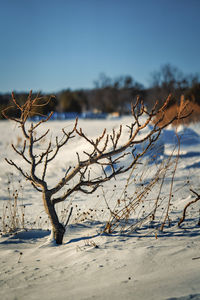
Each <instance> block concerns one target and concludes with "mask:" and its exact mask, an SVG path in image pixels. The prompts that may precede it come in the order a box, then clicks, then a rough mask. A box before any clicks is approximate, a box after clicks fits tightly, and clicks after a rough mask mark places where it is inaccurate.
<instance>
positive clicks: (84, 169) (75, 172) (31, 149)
mask: <svg viewBox="0 0 200 300" xmlns="http://www.w3.org/2000/svg"><path fill="white" fill-rule="evenodd" d="M12 100H13V103H14V106H15V107H16V109H17V110H18V111H19V113H20V117H19V118H14V117H8V111H9V109H6V110H4V115H5V117H7V118H9V119H11V120H13V121H14V122H16V123H17V124H18V125H19V127H20V128H21V132H22V135H23V138H24V142H23V147H22V148H21V149H20V148H18V147H17V146H15V145H12V148H13V150H14V151H15V152H16V154H17V155H19V156H20V157H21V158H22V160H23V161H24V162H26V163H27V165H28V171H26V170H25V169H23V168H22V167H21V166H20V165H19V164H18V163H15V162H14V161H13V160H10V159H8V158H6V161H7V162H8V164H10V165H11V166H13V167H15V168H16V169H17V170H18V171H19V172H20V173H21V174H22V175H23V176H24V177H25V178H26V180H28V181H29V182H30V183H31V184H32V185H33V187H34V188H35V189H36V191H38V192H39V193H41V194H42V200H43V204H44V208H45V211H46V213H47V215H48V216H49V219H50V221H51V225H52V232H53V237H54V239H55V241H56V243H57V244H61V243H62V241H63V236H64V233H65V228H66V224H67V222H68V221H67V222H66V224H61V222H60V221H59V218H58V215H57V212H56V209H55V205H57V204H58V203H60V202H63V201H65V200H66V199H67V198H69V197H70V196H71V195H72V194H73V193H74V192H77V191H79V192H81V193H85V194H92V193H93V192H94V191H96V190H97V189H98V188H99V187H100V186H101V185H102V184H103V183H105V182H107V181H109V180H111V179H112V178H114V177H116V176H117V175H120V174H122V173H125V172H127V171H128V170H130V169H131V168H133V166H135V164H137V162H138V160H139V159H140V158H141V157H142V156H143V155H144V154H145V152H146V151H147V150H148V149H149V147H151V146H152V145H153V144H154V142H155V141H156V140H157V139H158V138H159V135H160V133H161V130H162V129H163V128H164V127H165V126H167V125H168V124H170V123H171V122H173V121H174V120H175V119H176V118H177V117H178V116H175V117H174V118H173V119H172V120H170V121H169V122H168V123H167V124H165V125H164V126H160V127H159V126H157V125H158V124H159V122H160V121H161V120H162V118H163V115H164V110H165V107H166V106H167V103H168V102H169V101H170V97H169V98H168V99H167V101H166V102H165V104H164V105H163V106H162V108H161V109H159V111H156V105H155V106H154V108H153V109H152V111H151V112H150V113H149V112H147V110H146V109H145V107H144V105H143V102H142V101H140V100H139V98H138V99H137V102H136V103H135V105H133V106H132V115H133V123H132V124H130V126H128V127H127V128H128V131H129V134H127V140H126V142H125V143H121V137H122V126H120V127H119V130H118V131H116V130H114V129H113V131H112V133H111V134H108V133H107V131H106V129H104V131H103V132H102V134H101V135H100V136H99V137H97V138H96V140H93V139H91V138H89V137H88V136H87V135H86V134H85V133H84V131H83V130H82V129H81V128H78V120H76V121H75V123H74V127H73V128H72V130H71V131H68V132H66V131H65V129H62V138H61V139H59V138H58V137H56V139H55V142H54V143H53V142H52V141H51V140H50V138H49V142H48V145H47V147H46V149H45V150H41V152H40V153H39V154H38V147H37V146H38V144H39V143H40V142H41V140H42V139H44V138H45V139H48V135H49V129H48V130H47V131H45V132H44V133H43V134H40V135H38V134H37V132H36V129H38V127H39V126H40V125H42V124H43V123H46V122H48V121H49V119H50V118H51V116H52V113H51V114H50V115H49V116H47V117H46V118H44V119H42V120H40V121H39V122H37V123H31V122H28V118H29V116H30V115H31V112H32V110H34V108H35V106H36V105H39V104H38V98H37V97H36V98H34V99H32V93H31V92H30V94H29V96H28V98H27V101H26V102H25V104H23V105H19V104H18V103H17V101H16V99H15V97H14V94H12ZM157 113H160V114H161V117H160V118H159V119H158V121H157V122H156V123H155V124H154V125H153V127H152V129H151V130H149V131H148V132H147V133H146V134H145V136H144V135H142V137H141V135H140V133H141V131H142V130H143V129H145V128H147V127H148V125H149V124H150V123H151V121H152V119H153V118H154V117H155V116H156V115H157ZM144 117H145V118H144ZM179 117H180V116H179ZM145 132H146V131H145ZM75 136H78V137H80V138H81V139H82V140H83V141H84V142H86V143H87V144H89V145H90V148H91V150H90V151H89V152H86V151H85V152H84V153H82V154H84V155H85V159H84V160H83V159H81V158H80V154H78V153H77V164H76V166H75V167H74V168H72V166H68V168H67V169H66V170H65V172H64V174H63V176H62V178H61V180H59V181H58V182H57V183H55V185H54V186H53V187H50V186H49V184H48V182H47V169H48V166H49V165H50V164H51V162H52V161H53V160H54V159H55V158H56V156H57V155H58V153H59V150H60V149H61V148H62V147H63V146H64V145H66V144H68V143H69V142H70V140H71V139H73V138H75ZM144 142H145V144H144V145H145V146H144V148H143V150H142V151H141V152H140V153H135V150H134V146H135V145H137V144H141V143H144ZM130 147H132V148H131V150H130ZM128 153H129V154H131V155H132V160H131V162H130V164H129V165H128V166H126V167H124V166H120V165H119V164H118V163H119V161H120V160H121V159H122V158H124V157H125V156H126V155H127V154H128ZM93 165H97V166H99V167H100V168H101V172H100V174H99V176H97V177H95V176H94V175H92V173H91V167H92V166H93ZM108 166H110V170H111V171H110V172H107V169H106V168H107V167H108ZM41 167H42V169H41ZM66 186H68V187H69V186H70V188H68V189H67V190H66V189H64V187H66ZM62 191H63V192H62ZM57 194H59V196H56V195H57ZM68 220H69V218H68Z"/></svg>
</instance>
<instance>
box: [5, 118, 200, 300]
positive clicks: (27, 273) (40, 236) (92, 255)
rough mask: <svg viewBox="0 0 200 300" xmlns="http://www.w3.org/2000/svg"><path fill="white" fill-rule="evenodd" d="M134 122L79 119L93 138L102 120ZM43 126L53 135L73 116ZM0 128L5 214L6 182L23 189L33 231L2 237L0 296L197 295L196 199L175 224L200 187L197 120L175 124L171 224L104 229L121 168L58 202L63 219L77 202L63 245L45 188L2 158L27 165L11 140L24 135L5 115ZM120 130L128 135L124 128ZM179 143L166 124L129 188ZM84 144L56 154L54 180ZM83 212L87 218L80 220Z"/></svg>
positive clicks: (182, 299)
mask: <svg viewBox="0 0 200 300" xmlns="http://www.w3.org/2000/svg"><path fill="white" fill-rule="evenodd" d="M130 122H131V118H130V117H126V118H122V119H118V120H103V121H100V120H92V121H88V120H82V121H80V126H81V127H82V128H83V130H84V132H85V133H87V135H88V136H89V137H93V138H95V137H96V136H97V135H98V134H100V133H101V132H102V130H103V128H104V127H106V128H107V129H108V132H109V131H110V132H111V130H112V128H118V127H119V125H120V124H123V126H124V127H125V125H126V124H130ZM45 126H48V127H50V128H51V130H52V132H53V133H52V136H51V137H52V139H53V137H55V135H58V134H59V132H60V129H61V128H62V127H65V129H67V128H70V126H72V121H70V122H69V121H68V122H64V121H63V122H62V121H61V122H58V121H53V122H49V123H48V124H45ZM0 131H1V143H0V150H1V151H0V156H1V160H0V185H1V189H0V209H1V216H2V215H3V214H4V217H6V214H7V213H8V209H9V208H6V206H8V204H7V203H9V201H8V200H9V198H10V196H9V192H8V187H9V188H10V194H12V192H13V191H15V189H19V190H20V193H19V197H18V205H19V213H20V209H21V213H23V214H24V215H25V216H24V218H25V227H27V228H29V230H28V231H23V230H22V231H20V232H18V233H17V234H15V235H2V237H1V238H0V299H3V300H6V299H8V300H11V299H12V300H25V299H30V300H31V299H35V300H36V299H49V300H51V299H52V300H53V299H67V300H68V299H69V300H70V299H76V300H79V299H134V300H137V299H142V300H143V299H145V300H146V299H148V300H151V299H152V300H155V299H170V300H172V299H173V300H174V299H179V300H188V299H195V300H197V299H200V276H199V275H200V228H199V226H197V223H198V220H199V203H198V202H197V203H196V205H193V206H192V207H190V208H189V210H188V214H187V217H186V220H185V222H184V223H183V225H182V226H181V228H179V227H178V226H177V221H178V220H179V218H180V217H181V215H182V210H183V208H184V205H185V204H186V203H187V202H189V201H191V200H192V199H193V198H194V195H193V194H191V192H190V191H189V189H190V188H193V189H194V190H196V191H198V187H199V167H200V150H199V146H200V127H199V124H195V125H190V126H189V127H188V128H184V127H181V128H179V129H178V134H179V135H180V140H181V151H180V159H179V164H178V168H177V171H176V175H175V180H174V187H173V189H174V191H175V192H174V198H173V209H172V211H171V214H170V218H171V219H172V223H171V227H168V226H167V224H166V226H165V228H164V231H163V232H159V231H158V230H157V231H155V230H154V229H152V228H149V227H148V226H147V225H146V227H145V226H143V227H141V228H138V229H137V230H134V231H132V232H129V234H127V235H125V234H120V232H119V231H115V232H114V233H113V234H111V235H106V234H102V230H103V228H104V226H105V222H106V221H108V218H109V212H108V211H107V210H106V204H105V201H104V198H106V201H108V203H109V205H110V207H112V206H113V207H114V206H115V205H116V201H117V199H118V197H119V194H121V191H122V190H123V189H124V185H125V184H126V182H127V175H125V174H123V176H121V177H118V178H117V179H116V180H113V181H111V182H109V183H107V184H106V185H105V186H104V188H103V189H99V190H98V191H96V192H95V193H94V194H92V195H89V196H88V195H82V194H76V195H74V196H72V198H71V199H70V201H71V202H72V203H69V202H67V203H63V204H60V205H58V210H59V214H60V216H61V217H62V216H63V220H64V221H66V214H65V211H66V209H69V204H72V206H73V207H74V210H73V214H72V218H71V220H70V224H69V225H68V227H67V230H66V235H65V239H64V244H63V245H62V246H59V247H58V246H55V244H54V243H53V242H52V241H51V239H50V232H49V231H48V230H47V229H49V228H50V227H49V222H48V220H47V218H46V215H45V213H44V209H43V205H42V201H41V195H40V194H39V193H37V192H36V191H35V190H33V188H32V186H31V185H29V184H28V183H27V182H26V181H25V180H24V179H23V178H22V177H21V176H19V174H18V173H17V172H16V171H15V170H14V169H13V168H12V167H11V166H9V165H8V164H6V162H5V161H4V158H5V157H8V158H11V159H15V161H16V162H18V163H20V164H21V166H24V162H23V161H20V158H19V157H17V156H16V154H15V153H14V152H13V151H12V149H11V147H10V143H11V142H13V143H15V144H16V143H18V144H20V143H21V139H20V133H19V129H18V128H17V126H16V125H15V124H13V123H12V122H3V121H2V122H0ZM122 138H124V140H125V134H124V136H123V137H122ZM176 143H177V138H176V134H175V132H174V129H173V128H172V127H170V128H168V129H166V130H165V131H164V132H163V134H162V136H161V138H160V140H159V141H158V143H157V145H156V146H155V148H154V150H150V152H148V153H147V154H146V156H145V159H144V160H145V164H146V171H145V173H144V171H143V175H142V182H136V183H135V185H136V187H133V186H132V187H131V189H133V190H134V188H137V186H141V185H142V186H143V185H145V184H146V183H147V182H150V181H151V180H152V179H153V176H154V174H155V173H154V165H156V167H158V166H159V164H161V163H162V161H163V160H164V159H166V158H167V157H169V155H171V153H172V151H174V144H176ZM42 147H43V145H41V148H42ZM87 147H88V146H87V145H85V143H81V141H78V142H77V141H73V140H72V141H71V143H69V145H68V146H67V147H66V148H63V149H62V151H61V153H60V156H59V158H58V160H56V161H55V162H53V164H52V165H51V166H49V178H48V180H49V183H50V185H51V184H53V183H54V182H57V181H58V180H59V179H60V178H61V176H62V172H64V170H65V169H66V168H67V166H69V164H73V162H75V161H76V154H75V153H76V151H77V152H79V153H81V152H82V151H83V150H86V151H87ZM140 147H142V146H140ZM156 147H157V150H156V153H157V155H156V161H155V162H154V163H153V162H152V158H151V156H152V151H155V149H156ZM135 151H140V149H139V148H137V149H136V150H135ZM176 151H177V150H176ZM176 151H174V152H173V155H174V156H175V154H176ZM128 161H129V157H126V158H125V160H124V161H123V164H128ZM139 170H140V169H138V172H139ZM141 170H142V168H141ZM108 172H109V170H108ZM11 173H12V174H11ZM137 176H139V175H138V174H137ZM170 182H171V181H170V177H169V180H168V178H167V180H166V181H165V189H166V194H169V186H170ZM20 186H22V187H20ZM176 191H177V192H176ZM155 193H156V191H155ZM84 212H85V214H87V219H85V220H84V221H81V216H83V215H84ZM160 213H162V211H161V212H160ZM138 214H139V213H138ZM93 219H94V220H93ZM1 226H2V223H1ZM30 228H31V229H30ZM1 230H2V228H1Z"/></svg>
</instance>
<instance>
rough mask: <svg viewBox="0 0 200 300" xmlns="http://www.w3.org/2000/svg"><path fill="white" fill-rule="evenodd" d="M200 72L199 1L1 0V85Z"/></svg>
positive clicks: (50, 88)
mask: <svg viewBox="0 0 200 300" xmlns="http://www.w3.org/2000/svg"><path fill="white" fill-rule="evenodd" d="M166 63H170V64H172V65H173V66H176V67H178V68H179V69H180V70H182V71H183V72H184V73H185V74H189V73H192V74H194V73H199V72H200V0H0V92H10V91H12V90H15V91H28V90H30V89H33V90H34V91H43V92H56V91H59V90H61V89H66V88H71V89H77V88H92V87H94V84H93V82H94V80H96V79H98V77H99V74H100V73H105V74H106V75H107V76H109V77H112V78H115V77H118V76H120V75H131V76H132V77H133V78H134V79H135V80H136V81H138V82H140V83H142V84H144V85H145V86H148V83H149V79H150V74H151V72H153V71H155V70H159V68H160V66H161V65H163V64H166Z"/></svg>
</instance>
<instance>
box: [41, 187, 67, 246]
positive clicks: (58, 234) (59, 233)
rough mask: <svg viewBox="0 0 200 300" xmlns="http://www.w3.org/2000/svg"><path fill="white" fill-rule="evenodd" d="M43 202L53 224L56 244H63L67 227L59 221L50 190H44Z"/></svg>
mask: <svg viewBox="0 0 200 300" xmlns="http://www.w3.org/2000/svg"><path fill="white" fill-rule="evenodd" d="M43 203H44V207H45V211H46V213H47V214H48V216H49V219H50V222H51V225H52V232H53V238H54V240H55V241H56V244H58V245H61V244H62V242H63V237H64V234H65V227H64V226H63V225H62V224H61V223H60V222H59V219H58V216H57V213H56V210H55V207H54V205H53V204H52V202H51V198H50V195H49V194H48V191H44V192H43Z"/></svg>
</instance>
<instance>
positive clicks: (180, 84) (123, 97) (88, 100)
mask: <svg viewBox="0 0 200 300" xmlns="http://www.w3.org/2000/svg"><path fill="white" fill-rule="evenodd" d="M170 93H171V94H172V95H173V97H172V101H171V104H174V103H178V102H179V101H180V97H181V95H185V99H189V100H190V101H192V102H195V103H196V104H198V105H200V80H199V77H198V75H184V74H183V73H182V72H181V71H179V70H178V69H177V68H176V67H173V66H171V65H170V64H166V65H164V66H162V67H161V68H160V70H159V71H156V72H154V73H152V75H151V84H150V87H149V88H144V86H143V85H142V84H140V83H138V82H136V81H135V80H134V79H133V78H132V77H131V76H121V77H118V78H115V79H111V78H109V77H107V76H106V75H104V74H101V75H100V76H99V79H98V80H97V81H95V83H94V88H93V89H90V90H74V91H72V90H70V89H67V90H62V91H60V92H58V93H55V94H54V95H53V96H52V95H50V94H42V93H39V94H38V93H33V94H32V97H42V100H40V105H38V106H35V110H34V114H35V115H37V114H40V115H46V114H47V113H49V112H50V111H56V112H77V113H81V112H86V111H93V112H102V113H113V112H117V113H119V114H120V115H123V114H128V113H130V107H131V102H134V101H135V99H136V98H137V96H139V97H141V98H143V100H144V103H145V105H146V106H147V108H151V107H152V106H153V104H154V103H155V101H156V100H158V102H159V105H161V104H162V103H163V102H164V100H165V99H166V98H167V96H168V95H169V94H170ZM14 94H15V97H16V101H17V102H18V103H19V104H20V105H22V104H23V103H24V102H25V101H26V99H27V97H28V94H29V93H28V92H27V93H26V92H24V93H17V92H16V93H14ZM41 101H42V102H41ZM45 103H47V105H42V104H45ZM7 107H10V108H9V110H8V111H9V114H10V115H12V116H17V115H18V113H19V112H18V111H16V110H15V109H13V108H12V101H11V95H10V94H0V111H1V112H2V110H4V109H5V108H7ZM0 118H1V119H2V118H3V115H2V113H1V114H0Z"/></svg>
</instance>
